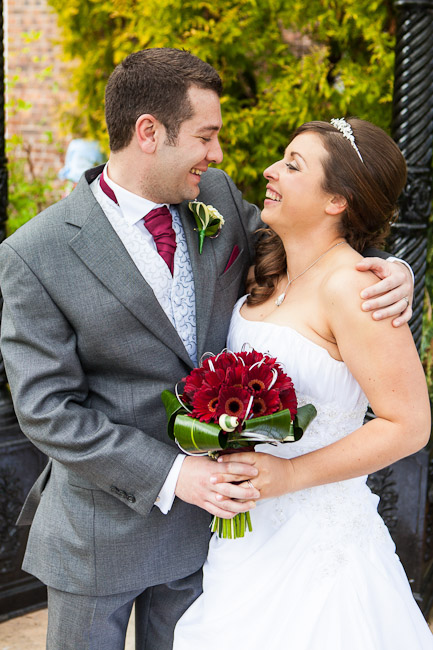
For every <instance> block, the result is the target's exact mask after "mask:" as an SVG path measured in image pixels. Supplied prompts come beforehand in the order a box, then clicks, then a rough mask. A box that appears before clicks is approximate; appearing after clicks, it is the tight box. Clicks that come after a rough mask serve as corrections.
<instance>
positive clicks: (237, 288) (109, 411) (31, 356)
mask: <svg viewBox="0 0 433 650" xmlns="http://www.w3.org/2000/svg"><path fill="white" fill-rule="evenodd" d="M100 171H101V169H100V168H96V169H94V170H89V171H88V172H87V173H86V175H85V177H83V178H82V179H81V181H80V183H79V184H78V186H77V188H76V189H75V190H74V191H73V192H72V194H71V195H70V196H68V197H67V198H66V199H64V200H63V201H61V202H60V203H57V204H56V205H54V206H52V207H50V208H48V209H47V210H45V211H44V212H43V213H41V214H40V215H38V216H37V217H35V218H34V219H32V220H31V221H30V222H29V223H28V224H26V225H25V226H23V227H22V228H20V229H19V230H18V231H17V232H16V233H15V234H14V235H12V236H11V237H10V238H8V239H7V240H6V241H5V242H4V243H3V244H2V245H1V247H0V283H1V289H2V293H3V299H4V307H3V318H2V330H1V339H2V342H1V345H2V353H3V357H4V361H5V367H6V371H7V376H8V380H9V383H10V387H11V391H12V396H13V401H14V405H15V409H16V413H17V416H18V420H19V423H20V426H21V428H22V430H23V432H24V433H25V434H26V435H27V436H28V437H29V438H30V440H32V442H33V443H34V444H35V445H36V446H37V447H38V448H39V449H41V450H42V451H43V452H44V453H45V454H47V455H48V456H49V457H50V459H51V460H50V462H49V464H48V466H47V468H46V470H45V471H44V473H43V475H42V476H41V477H40V478H39V480H38V481H37V483H36V484H35V486H34V488H33V489H32V491H31V493H30V495H29V497H28V499H27V501H26V504H25V506H24V508H23V512H22V515H21V523H24V524H30V523H31V524H32V525H31V530H30V535H29V541H28V546H27V551H26V556H25V560H24V565H23V568H24V569H25V570H26V571H28V572H30V573H32V574H34V575H36V576H37V577H38V578H40V579H41V580H42V581H43V582H44V583H46V584H47V585H49V586H51V587H54V588H55V589H60V590H63V591H68V592H72V593H76V594H87V595H98V596H104V595H107V594H113V593H120V592H125V591H130V590H134V589H138V590H140V589H142V588H143V589H144V588H146V587H147V586H149V585H155V584H159V583H165V582H167V581H173V580H175V579H178V578H181V577H183V576H187V575H188V574H192V573H193V572H195V571H196V570H198V569H199V568H200V567H201V565H202V564H203V562H204V560H205V557H206V552H207V544H208V538H209V530H208V524H209V515H208V513H207V512H205V511H204V510H201V509H199V508H197V507H195V506H192V505H189V504H187V503H185V502H182V501H180V500H179V499H175V501H174V504H173V507H172V509H171V511H170V512H169V513H168V514H167V515H164V514H162V513H161V512H160V510H159V509H158V507H156V506H155V505H154V503H155V500H156V499H157V497H158V493H159V491H160V489H161V486H162V485H163V483H164V481H165V479H166V477H167V474H168V472H169V470H170V468H171V466H172V464H173V462H174V460H175V458H176V456H177V454H178V449H177V448H176V447H175V445H174V444H173V443H172V442H171V441H170V440H169V439H168V437H167V434H166V419H165V412H164V408H163V406H162V402H161V398H160V395H161V392H162V391H163V390H164V389H166V388H168V389H173V386H174V384H175V383H176V382H177V381H178V380H179V379H181V378H182V377H184V376H185V375H186V374H187V373H188V371H189V370H190V369H191V368H192V367H193V364H192V362H191V360H190V358H189V357H188V354H187V352H186V350H185V347H184V346H183V344H182V341H181V339H180V338H179V336H178V334H177V332H176V331H175V329H174V328H173V326H172V325H171V323H170V321H169V320H168V318H167V316H166V315H165V313H164V311H163V310H162V308H161V307H160V305H159V303H158V301H157V300H156V298H155V296H154V294H153V292H152V290H151V288H150V287H149V285H148V284H147V283H146V282H145V280H144V279H143V277H142V276H141V274H140V273H139V271H138V270H137V268H136V266H135V265H134V263H133V262H132V260H131V258H130V257H129V255H128V253H127V252H126V250H125V248H124V246H123V244H122V243H121V241H120V239H119V238H118V236H117V235H116V234H115V232H114V230H113V229H112V227H111V225H110V223H109V221H108V219H107V218H106V216H105V215H104V213H103V211H102V209H101V207H100V205H99V203H98V202H97V201H96V200H95V198H94V196H93V193H92V191H91V190H90V188H89V182H91V180H93V179H94V178H95V177H96V175H97V174H98V173H100ZM200 190H201V191H200V196H199V197H198V200H200V201H204V202H205V203H208V204H212V205H213V206H215V207H216V208H217V209H218V210H219V212H221V214H223V215H224V217H225V219H226V222H225V225H224V227H223V229H222V231H221V234H220V236H219V237H218V238H217V239H206V241H205V244H204V248H203V253H202V254H201V255H199V254H198V236H197V232H195V231H194V226H195V222H194V219H193V215H192V213H191V212H190V210H189V209H188V205H187V202H185V203H183V204H181V205H180V206H178V207H179V212H180V216H181V220H182V223H183V228H184V231H185V235H186V240H187V245H188V250H189V255H190V259H191V264H192V269H193V274H194V285H195V294H196V320H197V345H198V358H200V356H201V355H202V354H203V353H204V352H207V351H212V352H214V353H216V352H218V351H219V350H221V349H222V348H223V347H224V345H225V341H226V335H227V329H228V324H229V320H230V315H231V311H232V307H233V305H234V302H235V301H236V299H237V297H238V296H239V295H240V293H241V292H242V291H243V282H244V279H245V273H246V270H247V268H248V266H249V265H250V264H251V261H252V256H253V249H252V238H251V233H252V232H253V231H254V230H255V229H256V228H257V227H258V226H259V225H260V219H259V211H258V209H257V208H256V207H255V206H252V205H250V204H248V203H246V202H244V201H243V200H242V198H241V195H240V193H239V192H238V190H237V189H236V188H235V186H234V185H233V183H232V182H231V181H230V179H229V178H228V176H227V175H226V174H224V172H222V171H219V170H213V169H210V170H208V171H207V172H206V173H205V174H203V176H202V180H201V182H200ZM236 246H237V247H238V248H239V251H240V253H239V255H238V257H237V258H236V260H235V261H234V263H233V264H232V265H231V266H230V267H229V268H228V269H227V270H226V266H227V263H228V260H229V259H230V257H231V253H232V252H233V249H235V250H236ZM232 258H233V256H232Z"/></svg>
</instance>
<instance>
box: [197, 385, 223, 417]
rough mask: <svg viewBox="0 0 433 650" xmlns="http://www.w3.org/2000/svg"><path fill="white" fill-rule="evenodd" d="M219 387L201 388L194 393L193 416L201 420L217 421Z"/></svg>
mask: <svg viewBox="0 0 433 650" xmlns="http://www.w3.org/2000/svg"><path fill="white" fill-rule="evenodd" d="M218 398H219V389H218V388H201V389H200V390H198V391H197V392H196V394H195V395H194V403H193V409H192V413H191V416H192V417H193V418H198V419H199V420H201V422H217V420H218V418H217V416H216V411H217V406H218Z"/></svg>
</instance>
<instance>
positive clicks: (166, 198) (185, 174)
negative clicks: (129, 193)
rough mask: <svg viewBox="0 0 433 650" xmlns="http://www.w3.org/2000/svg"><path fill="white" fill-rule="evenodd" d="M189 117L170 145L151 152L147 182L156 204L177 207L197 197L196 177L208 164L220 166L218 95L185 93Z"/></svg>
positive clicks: (195, 91)
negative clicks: (189, 108) (151, 160)
mask: <svg viewBox="0 0 433 650" xmlns="http://www.w3.org/2000/svg"><path fill="white" fill-rule="evenodd" d="M188 94H189V99H190V102H191V105H192V108H193V111H194V114H193V117H192V118H190V119H189V120H186V121H185V122H182V124H181V126H180V130H179V134H178V137H177V140H176V143H175V144H174V145H171V144H169V142H168V141H167V139H166V138H165V139H164V141H163V142H161V144H160V145H159V146H158V149H157V151H156V152H155V158H154V164H153V165H152V170H151V175H150V176H151V178H150V177H149V175H148V176H147V178H146V183H147V185H149V182H151V183H152V199H153V200H154V201H155V202H158V203H174V204H176V203H181V202H182V201H185V200H193V199H195V198H197V196H198V194H199V191H200V190H199V183H200V176H201V174H202V173H203V172H205V171H206V170H207V168H208V166H209V165H210V164H211V163H216V164H219V163H221V162H222V159H223V153H222V151H221V147H220V144H219V140H218V134H219V131H220V129H221V126H222V119H221V108H220V101H219V97H218V95H217V94H216V93H215V92H213V91H212V90H204V89H202V88H197V87H192V88H190V89H189V91H188Z"/></svg>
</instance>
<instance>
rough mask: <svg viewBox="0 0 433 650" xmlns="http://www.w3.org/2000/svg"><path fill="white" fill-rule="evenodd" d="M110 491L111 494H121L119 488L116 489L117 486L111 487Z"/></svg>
mask: <svg viewBox="0 0 433 650" xmlns="http://www.w3.org/2000/svg"><path fill="white" fill-rule="evenodd" d="M110 490H111V492H115V493H116V494H119V488H118V487H116V486H115V485H112V486H111V487H110Z"/></svg>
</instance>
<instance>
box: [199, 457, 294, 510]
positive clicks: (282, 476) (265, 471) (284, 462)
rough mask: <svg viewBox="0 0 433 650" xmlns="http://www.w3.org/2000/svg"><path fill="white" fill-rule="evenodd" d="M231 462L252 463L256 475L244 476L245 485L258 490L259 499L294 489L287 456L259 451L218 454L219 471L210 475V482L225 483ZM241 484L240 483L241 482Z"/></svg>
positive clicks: (292, 475)
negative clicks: (252, 476)
mask: <svg viewBox="0 0 433 650" xmlns="http://www.w3.org/2000/svg"><path fill="white" fill-rule="evenodd" d="M232 463H236V464H238V463H245V464H247V465H253V466H254V467H255V468H256V469H257V470H258V472H259V473H258V476H256V477H255V478H253V479H251V478H250V479H248V477H245V486H247V485H250V486H251V485H253V487H255V488H256V489H257V490H258V491H259V492H260V499H269V498H270V497H278V496H281V495H282V494H286V493H287V492H291V491H293V489H294V472H293V464H292V462H291V461H290V460H289V459H287V458H278V457H276V456H271V455H270V454H263V453H260V452H239V453H236V454H230V455H227V456H220V458H218V464H219V465H220V466H221V469H220V472H219V473H218V474H214V475H213V476H212V477H211V482H212V483H214V484H216V483H226V482H227V481H228V480H229V477H230V472H231V471H232V470H231V464H232ZM241 485H242V484H241Z"/></svg>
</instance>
